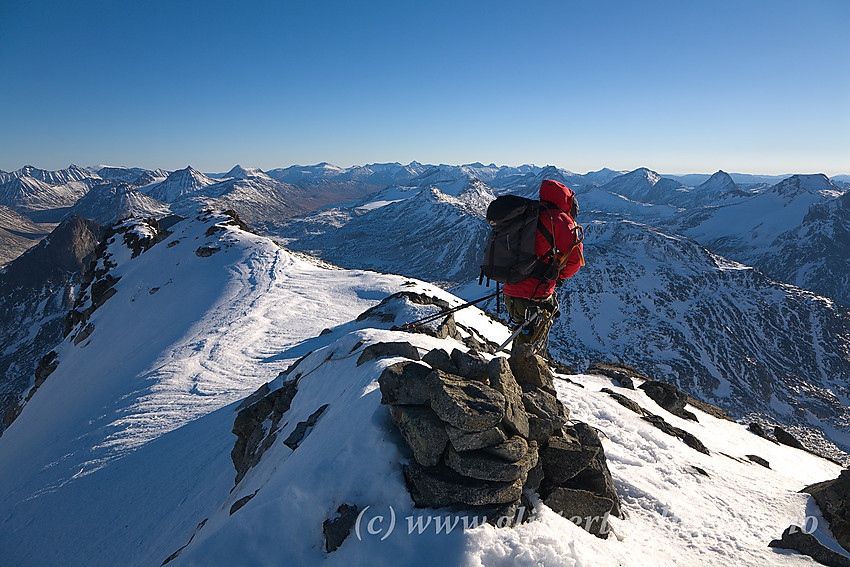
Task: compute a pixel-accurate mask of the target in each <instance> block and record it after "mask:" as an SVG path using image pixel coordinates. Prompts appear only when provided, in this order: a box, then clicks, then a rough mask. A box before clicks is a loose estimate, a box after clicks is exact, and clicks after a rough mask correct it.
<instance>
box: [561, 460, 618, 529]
mask: <svg viewBox="0 0 850 567" xmlns="http://www.w3.org/2000/svg"><path fill="white" fill-rule="evenodd" d="M561 488H577V489H579V490H587V491H588V492H592V493H593V494H596V495H597V496H602V497H605V498H607V499H609V500H611V501H612V502H613V503H614V506H613V507H612V508H611V513H612V514H614V515H615V516H617V517H621V514H622V512H621V510H620V497H619V496H617V489H616V488H615V486H614V479H613V478H612V477H611V471H609V470H608V464H607V463H606V461H605V452H604V451H602V450H601V449H600V450H599V452H597V453H596V455H595V456H594V457H593V459H591V460H590V463H589V464H588V465H587V466H586V467H585V468H584V469H582V471H581V472H579V473H578V474H577V475H575V476H574V477H572V478H571V479H569V480H568V481H566V482H564V483H563V484H562V485H561Z"/></svg>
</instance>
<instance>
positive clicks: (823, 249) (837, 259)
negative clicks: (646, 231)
mask: <svg viewBox="0 0 850 567" xmlns="http://www.w3.org/2000/svg"><path fill="white" fill-rule="evenodd" d="M843 193H844V192H843V191H842V190H841V189H840V188H838V187H836V186H835V185H834V184H832V183H831V182H830V181H829V180H828V179H827V178H826V176H824V175H794V176H792V177H789V178H788V179H785V180H783V181H781V182H780V183H777V184H776V185H774V186H773V187H770V188H769V189H765V190H763V191H761V192H759V193H757V194H756V195H754V196H752V197H750V198H747V199H743V200H740V201H739V200H737V199H736V200H734V201H733V202H731V203H729V204H724V205H721V206H718V207H709V208H703V209H697V210H691V211H687V212H685V213H683V214H682V215H681V216H679V217H677V218H675V219H674V220H672V221H671V222H669V223H665V224H666V225H667V226H669V227H670V229H671V230H674V231H675V232H678V233H681V234H684V235H687V236H689V237H691V238H693V239H694V240H696V241H698V242H699V243H700V244H702V245H703V246H705V247H707V248H709V249H710V250H712V251H714V252H716V253H718V254H721V255H723V256H726V257H728V258H731V259H733V260H736V261H739V262H743V263H745V264H747V265H751V266H756V267H758V268H760V269H762V270H763V271H765V273H767V274H768V275H770V276H771V277H773V278H775V279H779V280H782V281H786V282H790V283H795V284H797V285H800V286H802V287H805V288H807V289H811V290H813V291H815V292H817V293H820V294H823V295H828V296H829V297H832V298H833V299H835V300H837V301H840V302H843V303H844V304H848V303H850V288H847V287H846V286H841V287H839V288H838V292H837V294H834V293H835V291H834V290H835V289H836V283H837V281H836V279H837V280H839V281H840V280H842V273H843V272H838V273H835V274H831V275H829V276H828V278H827V279H826V280H824V279H823V276H824V272H823V271H820V270H817V269H814V268H813V266H817V265H819V264H822V265H830V266H834V267H837V266H842V265H843V262H845V261H846V258H847V257H848V248H847V246H846V244H844V243H843V241H842V240H841V239H840V238H839V239H837V240H830V239H828V238H825V236H826V235H828V234H831V233H832V229H830V228H828V227H826V226H824V225H822V222H827V223H828V221H824V220H823V219H825V218H826V217H828V218H831V219H835V220H836V221H837V222H841V219H842V218H843V216H842V215H843V211H844V210H845V209H844V208H843V206H841V204H840V202H839V200H838V199H839V197H838V196H840V195H843ZM837 195H838V196H837ZM829 203H833V204H831V205H830V204H829ZM821 205H823V206H821ZM813 209H814V211H813ZM827 210H831V211H832V213H831V214H830V213H825V212H819V211H827ZM810 211H813V212H812V213H811V214H812V216H811V217H809V214H810ZM824 215H826V216H825V217H824ZM806 218H809V219H810V221H809V223H806V221H805V219H806ZM817 219H822V220H821V221H819V222H815V221H816V220H817ZM804 224H809V225H810V226H808V227H805V226H804ZM819 230H823V231H825V232H819ZM839 233H840V229H839ZM810 241H811V242H818V243H819V244H823V245H824V246H820V245H816V244H813V243H812V244H810ZM793 254H797V256H795V261H790V260H789V256H790V255H793ZM800 254H808V255H809V256H808V257H804V256H801V255H800Z"/></svg>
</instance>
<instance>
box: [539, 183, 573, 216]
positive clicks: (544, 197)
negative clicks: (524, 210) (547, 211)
mask: <svg viewBox="0 0 850 567" xmlns="http://www.w3.org/2000/svg"><path fill="white" fill-rule="evenodd" d="M573 196H575V193H574V192H573V190H572V189H570V188H569V187H567V186H566V185H564V184H563V183H560V182H558V181H553V180H551V179H545V180H543V183H541V184H540V200H541V201H549V202H550V203H554V204H555V205H556V206H557V207H558V208H559V209H561V210H562V211H564V212H566V213H569V212H570V211H571V210H572V208H573Z"/></svg>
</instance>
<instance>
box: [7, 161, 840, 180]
mask: <svg viewBox="0 0 850 567" xmlns="http://www.w3.org/2000/svg"><path fill="white" fill-rule="evenodd" d="M413 161H416V162H417V163H420V164H422V165H430V166H437V165H449V166H465V165H472V164H474V163H481V164H482V165H484V166H489V165H493V164H495V165H496V166H497V167H521V166H526V165H530V166H533V167H548V166H554V167H557V168H558V169H562V170H566V171H569V172H571V173H575V174H578V175H587V174H589V173H595V172H598V171H600V170H602V169H609V170H612V171H618V172H626V173H628V172H630V171H634V170H635V169H640V168H642V167H645V168H647V169H649V170H651V171H654V172H655V173H658V174H659V175H662V176H664V175H672V176H676V177H683V176H688V175H706V176H711V175H713V174H714V173H717V171H724V172H725V173H728V174H730V175H751V176H755V177H780V178H783V177H790V176H792V175H817V174H821V173H822V174H824V175H826V176H827V177H829V178H833V177H850V174H848V173H833V174H830V173H826V172H823V171H794V172H784V173H752V172H748V171H728V170H726V169H723V168H721V169H720V170H716V171H712V172H706V171H687V172H672V171H658V170H656V169H653V168H651V167H647V166H639V167H636V168H633V169H621V168H614V167H602V168H599V169H594V170H587V171H580V170H575V169H570V168H569V167H562V166H559V165H557V164H548V163H547V164H543V165H540V164H535V163H521V164H500V163H495V162H492V161H491V162H487V163H485V162H468V163H453V164H446V163H440V164H437V163H428V162H423V161H421V160H413ZM323 163H327V164H329V165H333V166H336V167H340V168H343V169H348V168H352V167H363V166H368V165H376V164H386V163H400V164H402V165H409V164H410V163H412V162H406V163H405V162H397V161H396V162H376V161H369V162H366V163H355V164H351V165H340V164H337V163H333V162H329V161H327V160H325V161H320V162H317V163H299V164H289V165H280V166H274V167H269V168H264V167H259V168H258V169H260V170H262V171H263V172H266V171H271V170H275V169H287V168H290V167H315V166H317V165H321V164H323ZM74 165H75V166H77V167H79V168H82V169H99V168H102V167H125V168H133V167H139V168H142V169H147V170H151V171H153V170H156V169H162V170H164V171H168V172H174V171H177V170H180V169H185V168H186V167H192V168H193V169H195V170H196V171H200V172H201V173H203V174H205V175H221V174H224V173H227V172H229V171H230V170H231V169H233V168H234V167H236V166H241V167H245V168H255V167H257V166H255V165H246V164H244V163H236V164H233V165H231V166H229V167H225V168H224V169H199V168H197V167H195V166H194V165H192V164H186V165H184V166H182V167H177V168H175V169H170V168H163V167H157V166H155V167H144V166H140V165H126V164H107V163H101V164H94V165H83V164H76V163H72V164H67V165H66V166H64V167H59V168H55V169H53V168H45V167H39V166H38V165H37V164H34V163H26V164H23V165H21V166H19V167H16V168H14V169H11V170H6V169H3V171H6V172H9V173H10V172H13V171H18V170H20V169H22V168H24V167H28V166H31V167H35V168H37V169H43V170H47V171H56V170H61V169H67V168H68V167H71V166H74ZM0 169H2V168H0Z"/></svg>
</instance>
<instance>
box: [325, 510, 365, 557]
mask: <svg viewBox="0 0 850 567" xmlns="http://www.w3.org/2000/svg"><path fill="white" fill-rule="evenodd" d="M359 514H360V510H359V509H358V508H357V506H354V505H350V504H342V505H341V506H340V507H339V508H337V509H336V517H335V518H334V519H330V518H328V519H327V520H325V521H324V522H323V523H322V532H323V533H324V534H325V551H327V552H328V553H333V552H334V551H336V550H337V549H339V546H341V545H342V542H344V541H345V539H346V538H347V537H348V536H349V535H350V534H351V528H353V527H354V524H355V523H356V522H357V516H358V515H359Z"/></svg>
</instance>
